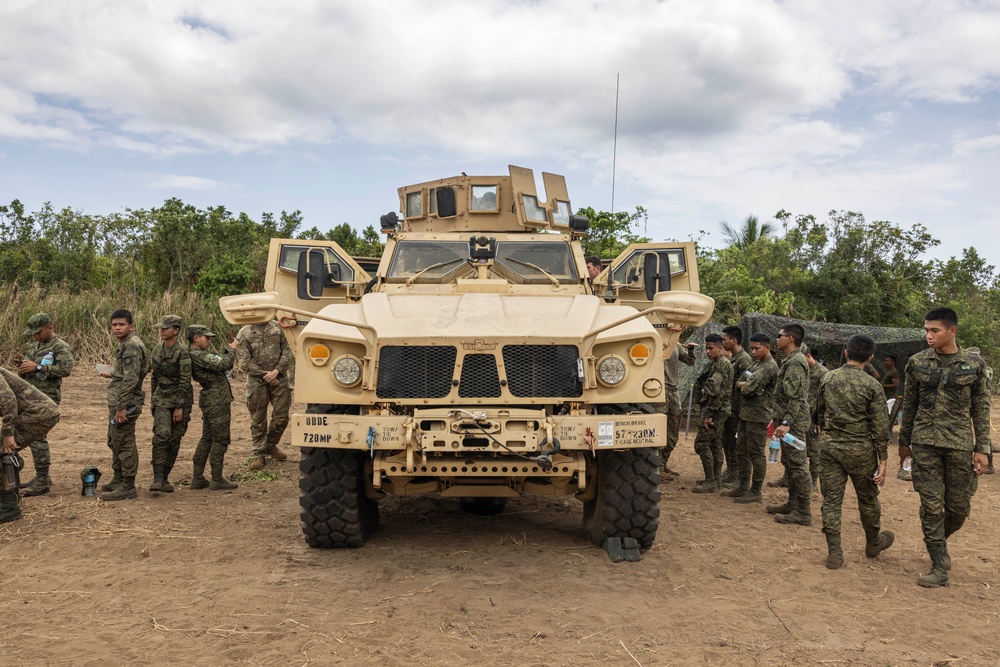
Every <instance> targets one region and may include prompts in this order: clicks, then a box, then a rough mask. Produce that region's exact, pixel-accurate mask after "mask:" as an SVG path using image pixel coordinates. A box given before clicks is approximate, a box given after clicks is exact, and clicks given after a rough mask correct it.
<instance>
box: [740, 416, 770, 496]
mask: <svg viewBox="0 0 1000 667" xmlns="http://www.w3.org/2000/svg"><path fill="white" fill-rule="evenodd" d="M766 448H767V422H748V421H745V420H743V419H741V420H740V426H739V436H738V437H737V439H736V455H737V456H738V457H739V459H740V486H747V487H749V486H750V482H763V481H764V478H765V477H766V476H767V453H766V452H765V449H766Z"/></svg>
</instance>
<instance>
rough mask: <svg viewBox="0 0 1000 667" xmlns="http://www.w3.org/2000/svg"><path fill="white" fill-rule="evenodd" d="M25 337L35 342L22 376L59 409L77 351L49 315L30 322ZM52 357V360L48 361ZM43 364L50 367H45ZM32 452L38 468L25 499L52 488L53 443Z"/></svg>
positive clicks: (44, 443) (44, 442)
mask: <svg viewBox="0 0 1000 667" xmlns="http://www.w3.org/2000/svg"><path fill="white" fill-rule="evenodd" d="M24 335H25V336H33V337H34V339H35V342H34V343H32V344H31V345H30V346H29V347H28V351H27V352H26V353H25V355H24V360H23V361H21V363H20V364H19V365H18V367H17V372H18V375H20V376H21V377H22V378H23V379H24V380H25V381H27V382H28V384H31V385H33V386H35V387H37V388H38V389H40V390H41V391H42V393H43V394H45V395H46V396H48V397H49V398H51V399H52V400H53V401H55V404H56V405H59V401H60V399H61V398H62V391H61V389H62V379H63V378H64V377H67V376H68V375H69V374H70V373H72V372H73V350H71V349H70V347H69V345H67V344H66V341H64V340H63V339H62V338H60V337H59V336H57V335H56V334H55V332H54V331H53V328H52V318H51V317H49V316H48V315H46V314H45V313H37V314H35V315H32V316H31V317H30V318H29V319H28V328H27V329H25V330H24ZM49 354H51V355H52V357H51V358H50V359H46V356H47V355H49ZM43 361H45V362H46V363H44V364H43V363H42V362H43ZM28 449H30V450H31V459H32V462H33V463H34V465H35V478H34V479H33V480H31V481H30V482H28V483H27V484H24V485H22V486H21V489H22V490H21V495H24V496H40V495H42V494H43V493H48V492H49V489H50V487H51V484H52V480H51V479H50V478H49V465H50V463H51V457H50V455H49V442H48V440H46V439H45V438H42V439H41V440H38V441H36V442H32V443H28Z"/></svg>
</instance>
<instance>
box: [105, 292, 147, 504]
mask: <svg viewBox="0 0 1000 667" xmlns="http://www.w3.org/2000/svg"><path fill="white" fill-rule="evenodd" d="M133 329H135V324H133V322H132V313H130V312H129V311H127V310H124V309H121V310H116V311H115V312H113V313H111V333H112V335H114V337H115V338H116V339H117V340H118V349H117V350H116V351H115V366H114V370H113V371H112V372H111V374H110V375H107V374H104V375H103V377H108V378H111V382H110V383H109V384H108V417H109V418H108V447H109V448H110V449H111V468H112V469H113V470H114V473H115V474H114V478H113V479H112V480H111V481H110V482H108V483H107V484H102V485H101V490H102V491H104V493H102V494H101V496H100V498H101V500H126V499H130V498H135V497H136V496H137V495H138V494H137V493H136V490H135V476H136V473H138V472H139V449H138V448H137V447H136V445H135V420H136V419H137V418H138V417H139V414H140V413H141V412H142V404H143V403H144V402H145V401H146V394H145V393H144V392H143V391H142V382H143V380H145V379H146V375H147V374H148V373H149V366H150V363H149V352H147V351H146V346H145V345H143V343H142V341H141V340H140V339H139V337H138V336H136V335H135V334H134V333H132V330H133Z"/></svg>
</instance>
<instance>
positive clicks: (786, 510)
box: [767, 502, 795, 514]
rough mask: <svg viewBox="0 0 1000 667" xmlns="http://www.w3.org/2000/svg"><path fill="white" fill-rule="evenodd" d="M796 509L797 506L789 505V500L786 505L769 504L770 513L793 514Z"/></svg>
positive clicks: (768, 511)
mask: <svg viewBox="0 0 1000 667" xmlns="http://www.w3.org/2000/svg"><path fill="white" fill-rule="evenodd" d="M793 511H795V508H794V507H792V506H791V505H789V504H788V503H787V502H786V503H785V504H784V505H768V506H767V513H768V514H791V513H792V512H793Z"/></svg>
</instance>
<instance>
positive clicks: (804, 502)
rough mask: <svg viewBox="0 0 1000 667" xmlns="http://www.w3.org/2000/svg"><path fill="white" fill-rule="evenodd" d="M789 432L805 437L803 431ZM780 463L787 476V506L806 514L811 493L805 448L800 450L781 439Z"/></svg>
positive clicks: (800, 437)
mask: <svg viewBox="0 0 1000 667" xmlns="http://www.w3.org/2000/svg"><path fill="white" fill-rule="evenodd" d="M790 433H791V434H792V435H794V436H795V437H797V438H799V439H805V438H804V436H805V435H806V434H805V432H804V431H796V432H791V431H790ZM807 449H808V446H807ZM781 464H782V465H783V466H785V476H786V477H787V478H788V506H789V507H791V508H793V509H797V511H798V512H799V513H800V514H808V513H809V506H810V499H811V495H812V478H811V477H810V476H809V459H808V456H807V454H806V450H805V449H803V450H801V451H800V450H798V449H795V447H793V446H791V445H789V444H788V443H786V442H784V441H782V443H781Z"/></svg>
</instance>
